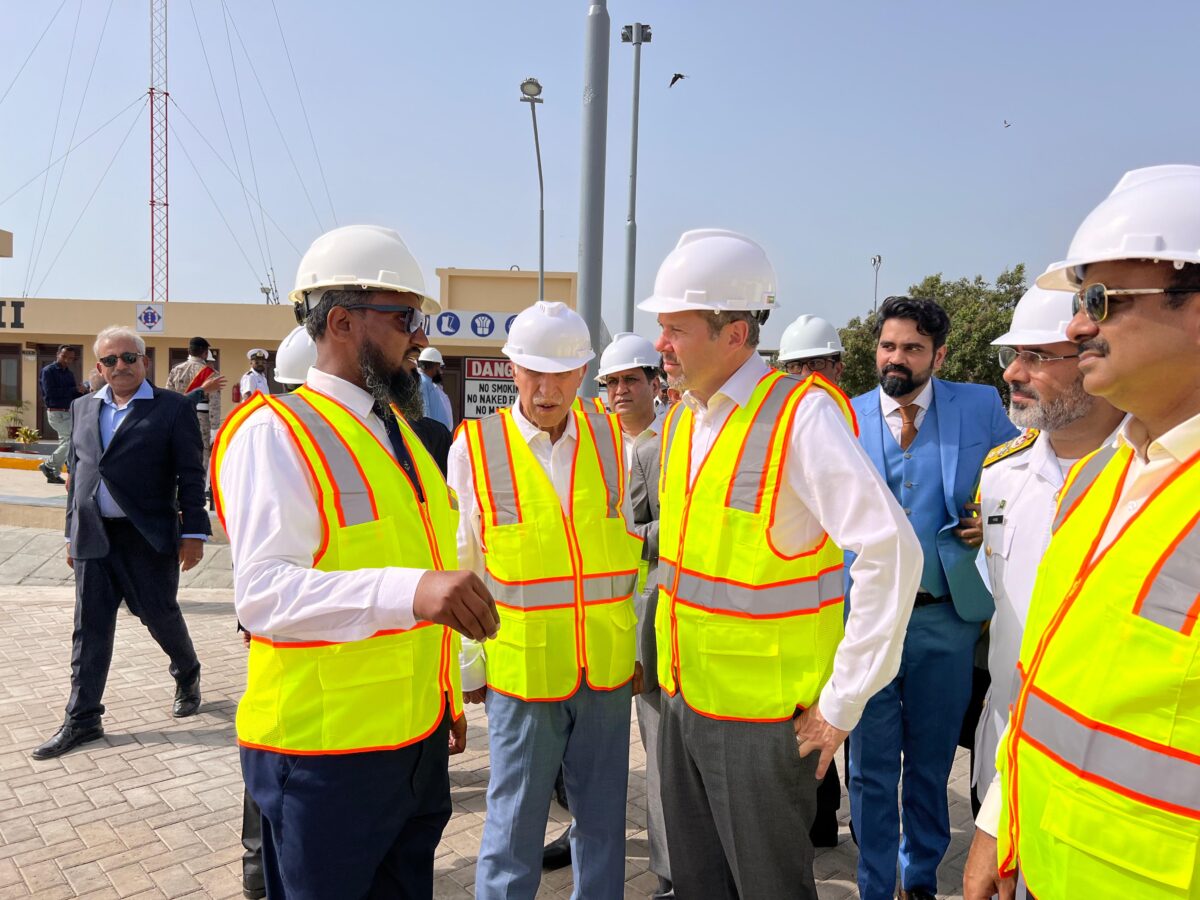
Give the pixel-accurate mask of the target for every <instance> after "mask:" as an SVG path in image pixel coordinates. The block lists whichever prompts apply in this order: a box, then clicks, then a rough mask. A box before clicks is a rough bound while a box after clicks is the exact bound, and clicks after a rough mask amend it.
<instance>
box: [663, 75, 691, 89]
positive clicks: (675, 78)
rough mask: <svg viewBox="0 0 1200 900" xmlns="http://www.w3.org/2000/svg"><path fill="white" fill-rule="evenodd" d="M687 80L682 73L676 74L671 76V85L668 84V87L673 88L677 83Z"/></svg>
mask: <svg viewBox="0 0 1200 900" xmlns="http://www.w3.org/2000/svg"><path fill="white" fill-rule="evenodd" d="M685 78H687V76H686V75H684V74H683V73H682V72H676V73H675V74H674V75H672V76H671V83H670V84H668V85H667V87H669V88H673V87H675V82H677V81H683V79H685Z"/></svg>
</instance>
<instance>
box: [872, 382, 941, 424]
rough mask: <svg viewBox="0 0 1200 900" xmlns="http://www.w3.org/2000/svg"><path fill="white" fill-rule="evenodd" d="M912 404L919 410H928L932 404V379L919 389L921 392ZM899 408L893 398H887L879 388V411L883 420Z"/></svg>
mask: <svg viewBox="0 0 1200 900" xmlns="http://www.w3.org/2000/svg"><path fill="white" fill-rule="evenodd" d="M913 404H914V405H916V406H919V407H920V408H921V409H924V410H928V409H929V407H930V406H931V405H932V404H933V378H932V377H930V379H929V380H928V381H927V382H925V387H923V388H921V392H920V393H919V394H917V396H916V399H915V400H913ZM899 408H900V404H899V403H897V402H896V398H895V397H891V396H888V395H887V394H885V393H884V392H883V388H882V387H881V388H879V411H880V412H881V413H883V416H884V418H887V417H888V416H890V415H891V414H892V413H894V412H895V411H896V410H898V409H899Z"/></svg>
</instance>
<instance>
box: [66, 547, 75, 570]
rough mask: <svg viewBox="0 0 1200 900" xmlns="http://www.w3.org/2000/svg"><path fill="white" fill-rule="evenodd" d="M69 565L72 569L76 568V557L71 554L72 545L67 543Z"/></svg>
mask: <svg viewBox="0 0 1200 900" xmlns="http://www.w3.org/2000/svg"><path fill="white" fill-rule="evenodd" d="M67 565H68V566H70V567H71V568H72V569H73V568H75V558H74V557H73V556H71V545H70V544H67Z"/></svg>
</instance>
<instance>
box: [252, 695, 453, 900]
mask: <svg viewBox="0 0 1200 900" xmlns="http://www.w3.org/2000/svg"><path fill="white" fill-rule="evenodd" d="M449 728H450V716H449V712H447V714H446V715H445V716H443V718H442V722H441V724H439V725H438V727H437V728H436V729H435V730H434V732H433V734H431V735H430V736H429V737H427V738H425V740H423V741H419V742H417V743H415V744H411V745H410V746H408V747H401V748H400V749H399V750H380V751H373V752H368V753H347V754H341V755H337V756H298V755H292V754H287V753H273V752H271V751H267V750H252V749H249V748H246V747H243V748H242V749H241V754H242V775H243V777H244V778H245V780H246V789H247V790H248V791H249V792H250V794H251V795H252V796H253V797H254V801H255V802H256V803H257V804H258V806H259V808H260V809H261V810H262V831H263V834H262V843H263V870H264V874H265V875H266V883H267V896H268V897H270V898H271V900H343V898H345V900H354V898H372V900H376V898H379V900H382V898H401V900H429V898H430V897H432V896H433V856H434V851H435V850H436V849H437V845H438V841H439V840H441V837H442V830H443V829H444V828H445V827H446V823H447V822H449V821H450V774H449V769H448V763H449V753H448V747H447V739H448V732H449Z"/></svg>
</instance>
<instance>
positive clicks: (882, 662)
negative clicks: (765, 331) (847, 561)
mask: <svg viewBox="0 0 1200 900" xmlns="http://www.w3.org/2000/svg"><path fill="white" fill-rule="evenodd" d="M767 371H768V369H767V364H766V363H765V362H763V360H762V358H761V357H759V355H758V354H757V353H754V354H751V356H750V357H749V359H747V360H746V362H745V363H743V364H742V366H741V368H739V369H738V370H737V371H736V372H735V373H734V374H733V375H731V376H730V378H729V380H728V381H726V382H725V384H724V385H723V386H722V387H721V389H720V390H718V391H717V392H716V393H715V394H713V395H712V397H711V398H710V399H709V401H708V403H707V404H705V403H703V402H702V401H700V400H699V399H698V398H696V397H695V396H693V395H692V394H691V393H690V392H688V393H686V394H684V396H683V401H682V402H684V403H686V404H688V406H689V407H690V408H691V410H692V413H693V415H694V419H693V425H692V447H693V452H692V457H691V479H692V480H693V481H694V480H695V477H696V472H697V471H698V469H699V467H700V464H701V463H702V462H703V460H704V458H705V457H706V456H707V455H708V452H709V451H710V450H711V449H712V445H713V442H714V441H715V440H716V436H717V434H718V432H719V431H720V430H721V426H722V425H724V424H725V420H726V419H728V418H729V415H730V413H732V412H733V410H734V409H735V408H737V407H739V406H744V405H745V404H746V403H748V402H749V400H750V396H751V394H753V393H754V388H755V386H756V385H757V384H758V382H759V381H760V380H762V378H763V376H764V375H766V374H767ZM888 399H891V398H888ZM781 490H782V492H783V493H782V496H781V497H780V501H779V506H778V509H777V511H776V518H775V524H774V525H773V526H772V528H771V540H772V542H773V543H774V545H775V546H776V547H778V548H779V551H780V552H781V553H784V554H793V553H799V552H800V551H802V550H805V549H808V548H811V547H812V546H813V545H814V544H815V543H816V541H817V540H818V539H819V538H820V536H821V533H822V532H826V533H828V535H829V537H830V539H831V540H832V541H833V542H834V543H835V544H837V545H838V546H839V547H841V548H842V549H843V550H850V551H852V552H854V553H856V554H858V557H857V559H855V561H854V564H853V565H852V566H851V567H850V574H851V575H852V576H853V578H854V603H853V609H852V610H851V612H850V615H849V617H848V618H847V620H846V636H845V638H843V640H842V643H841V644H840V645H839V646H838V649H837V654H836V656H835V657H834V663H833V676H832V677H831V678H830V679H829V682H828V683H827V684H826V685H825V688H824V689H823V690H822V691H821V697H820V700H819V702H818V705H819V707H820V710H821V714H822V715H823V716H824V717H825V718H826V720H828V721H829V723H830V724H831V725H833V726H834V727H835V728H840V729H842V730H843V731H849V730H851V729H852V728H854V726H855V725H857V724H858V720H859V718H861V716H862V711H863V707H864V706H865V705H866V703H867V701H868V700H869V699H870V698H871V697H872V696H873V695H874V694H875V693H876V692H878V691H879V690H880V689H881V688H883V687H884V686H886V685H887V683H888V682H889V681H891V680H892V679H893V678H894V677H895V676H896V672H897V671H898V670H899V668H900V654H901V651H902V650H903V649H904V633H905V631H906V629H907V628H908V618H909V616H910V615H911V614H912V607H913V601H914V599H915V597H916V595H917V587H918V586H919V582H920V580H921V568H922V564H923V563H922V555H921V545H920V543H919V542H918V541H917V536H916V534H915V533H914V532H913V530H912V526H911V525H910V524H909V522H908V518H907V517H906V516H905V515H904V511H903V510H902V509H901V508H900V505H899V504H898V503H897V502H896V498H895V497H893V496H892V492H891V491H890V490H889V489H888V486H887V485H886V484H885V483H884V481H883V479H882V477H880V475H879V472H878V471H877V470H876V469H875V466H874V464H873V463H872V462H871V460H870V458H869V457H868V456H867V454H866V452H865V451H864V450H863V449H862V446H861V445H860V444H859V442H858V439H857V438H856V437H855V436H854V434H853V433H852V432H851V431H850V428H849V426H848V425H847V424H846V419H845V416H843V415H842V411H841V410H840V409H839V408H838V405H837V403H835V402H834V400H833V399H832V398H831V397H829V396H828V395H827V394H826V393H825V392H824V391H821V390H813V391H810V392H809V393H808V394H807V395H806V396H805V398H804V399H803V400H802V401H801V402H800V405H799V407H798V409H797V410H796V415H795V417H794V418H793V420H792V427H791V431H790V432H789V434H788V450H787V458H786V459H785V461H784V466H783V482H782V485H781Z"/></svg>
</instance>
